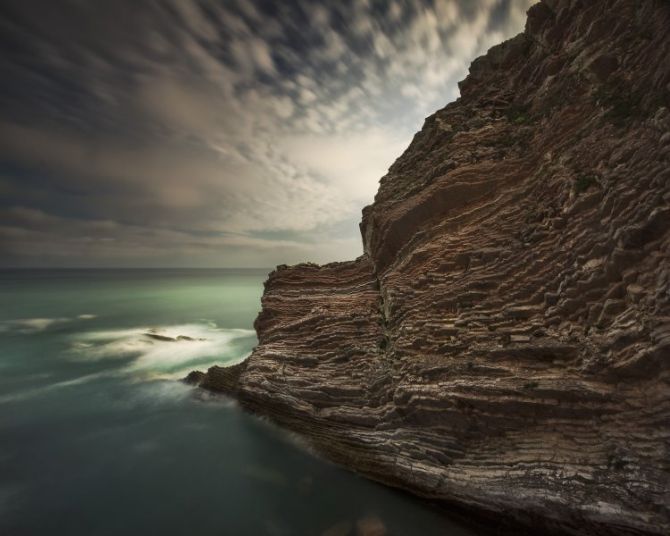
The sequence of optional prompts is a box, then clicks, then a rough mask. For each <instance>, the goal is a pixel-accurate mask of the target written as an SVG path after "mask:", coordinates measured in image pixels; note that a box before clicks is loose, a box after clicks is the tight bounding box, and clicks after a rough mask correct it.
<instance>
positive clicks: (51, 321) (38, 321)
mask: <svg viewBox="0 0 670 536" xmlns="http://www.w3.org/2000/svg"><path fill="white" fill-rule="evenodd" d="M93 318H96V315H92V314H82V315H79V316H77V318H76V319H75V318H69V317H57V318H17V319H15V320H6V321H4V322H2V323H1V324H0V331H10V330H14V331H18V332H20V333H35V332H37V331H44V330H45V329H48V328H50V327H51V326H54V325H56V324H64V323H66V322H72V321H73V320H91V319H93Z"/></svg>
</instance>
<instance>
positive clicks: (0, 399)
mask: <svg viewBox="0 0 670 536" xmlns="http://www.w3.org/2000/svg"><path fill="white" fill-rule="evenodd" d="M113 375H114V374H113V373H108V372H96V373H94V374H87V375H85V376H79V377H78V378H73V379H71V380H64V381H60V382H56V383H52V384H49V385H45V386H41V387H34V388H32V389H26V390H23V391H20V392H18V393H14V394H9V395H4V396H0V404H7V403H10V402H17V401H20V400H27V399H29V398H32V397H34V396H37V395H41V394H43V393H48V392H50V391H54V390H56V389H62V388H64V387H71V386H73V385H81V384H83V383H88V382H90V381H93V380H97V379H99V378H103V377H105V376H113Z"/></svg>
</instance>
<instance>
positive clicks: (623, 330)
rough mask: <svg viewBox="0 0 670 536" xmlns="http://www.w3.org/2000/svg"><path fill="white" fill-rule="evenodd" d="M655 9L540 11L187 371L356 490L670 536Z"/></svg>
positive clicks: (669, 68)
mask: <svg viewBox="0 0 670 536" xmlns="http://www.w3.org/2000/svg"><path fill="white" fill-rule="evenodd" d="M668 58H670V2H667V1H663V0H645V1H633V0H593V1H585V0H543V1H542V2H541V3H539V4H537V5H535V6H534V7H532V8H531V9H530V10H529V12H528V21H527V24H526V29H525V32H524V33H522V34H520V35H518V36H517V37H515V38H513V39H511V40H509V41H507V42H505V43H503V44H501V45H499V46H496V47H494V48H492V49H491V50H490V51H489V52H488V53H487V54H486V55H485V56H483V57H481V58H478V59H477V60H475V61H474V62H473V63H472V66H471V68H470V74H469V75H468V77H467V78H466V79H465V80H464V81H463V82H461V84H460V88H461V94H462V96H461V98H459V99H458V100H457V101H456V102H454V103H451V104H449V105H448V106H446V107H445V108H443V109H442V110H439V111H438V112H436V113H435V114H434V115H432V116H431V117H429V118H428V119H427V120H426V122H425V124H424V126H423V128H422V130H421V131H420V132H419V133H418V134H417V135H416V136H415V137H414V139H413V141H412V143H411V145H410V146H409V147H408V149H407V150H406V151H405V153H404V154H403V155H402V156H401V157H400V158H399V159H398V160H397V161H396V162H395V163H394V164H393V165H392V166H391V168H390V169H389V172H388V174H387V175H386V176H385V177H383V178H382V179H381V182H380V188H379V192H378V194H377V196H376V198H375V201H374V204H373V205H371V206H369V207H366V208H365V209H364V211H363V221H362V223H361V232H362V235H363V242H364V248H365V254H364V255H363V256H362V257H360V258H359V259H356V260H355V261H351V262H344V263H335V264H329V265H326V266H316V265H312V264H303V265H298V266H293V267H286V266H280V267H278V268H277V270H276V271H274V272H272V273H271V274H270V276H269V279H268V281H267V283H266V287H265V294H264V296H263V301H262V303H263V310H262V312H261V313H260V315H259V317H258V319H257V321H256V330H257V332H258V338H259V345H258V347H257V348H256V349H255V350H254V352H253V354H252V355H251V356H250V357H249V358H248V360H247V361H246V362H245V363H243V364H242V365H240V366H239V367H237V368H235V369H233V370H230V371H227V370H226V369H223V368H219V367H214V368H213V369H211V370H210V371H209V372H208V373H207V374H206V375H204V376H200V375H196V376H194V377H193V378H192V380H193V381H196V382H203V384H204V386H206V387H207V388H209V389H214V390H220V391H223V392H226V393H228V394H232V395H233V396H235V397H236V398H237V399H239V401H240V403H241V404H242V405H243V406H244V407H246V408H248V409H249V410H251V411H253V412H256V413H259V414H262V415H266V416H269V417H270V418H272V419H273V420H274V421H276V422H277V423H279V424H281V425H283V426H285V427H288V428H290V429H292V430H294V431H297V432H299V433H300V434H302V435H304V436H305V437H306V438H307V439H308V440H309V441H310V442H311V443H312V444H313V445H314V447H315V448H316V449H317V450H319V451H320V452H321V453H323V454H324V455H325V456H327V457H329V458H330V459H332V460H334V461H336V462H338V463H341V464H343V465H345V466H347V467H350V468H352V469H353V470H355V471H358V472H360V473H362V474H364V475H366V476H368V477H370V478H373V479H375V480H378V481H381V482H384V483H387V484H390V485H393V486H397V487H401V488H403V489H406V490H409V491H411V492H413V493H416V494H418V495H421V496H425V497H430V498H433V499H437V500H441V501H444V502H445V503H448V504H451V505H457V506H461V507H464V508H466V509H468V510H472V511H477V512H480V513H481V514H483V515H487V516H491V517H495V518H511V519H515V520H517V521H520V522H522V523H525V524H527V525H530V526H532V527H535V528H538V527H540V526H541V527H543V530H552V529H556V530H559V531H561V532H565V533H573V534H588V535H594V534H669V533H670V262H669V261H670V111H669V108H670V60H669V59H668Z"/></svg>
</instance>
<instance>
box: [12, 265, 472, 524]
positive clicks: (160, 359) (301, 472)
mask: <svg viewBox="0 0 670 536" xmlns="http://www.w3.org/2000/svg"><path fill="white" fill-rule="evenodd" d="M267 272H268V270H266V269H263V270H256V269H254V270H233V269H226V270H224V269H221V270H219V269H212V270H208V269H202V270H176V269H175V270H173V269H160V270H158V269H156V270H154V269H145V270H130V269H128V270H106V269H105V270H101V269H91V270H3V271H0V535H3V536H22V535H31V536H32V535H47V534H48V535H50V536H59V535H64V536H79V535H81V536H95V535H110V536H112V535H114V536H117V535H125V536H128V535H130V536H132V535H142V536H151V535H161V536H169V535H193V536H209V535H233V536H234V535H268V536H290V535H310V536H311V535H317V536H319V535H322V536H346V535H352V536H353V535H357V534H366V535H367V534H386V535H410V536H420V535H447V536H465V535H473V534H474V532H472V531H471V530H470V529H467V528H465V527H464V526H462V525H460V524H459V523H456V522H454V521H451V520H450V519H449V518H448V517H445V515H444V512H442V511H441V510H437V509H436V508H435V507H434V506H432V505H430V504H428V503H426V502H424V501H421V500H418V499H416V498H414V497H411V496H409V495H407V494H404V493H401V492H398V491H396V490H393V489H390V488H387V487H384V486H381V485H379V484H376V483H374V482H371V481H369V480H366V479H364V478H362V477H360V476H357V475H355V474H353V473H351V472H349V471H347V470H344V469H342V468H340V467H337V466H335V465H333V464H331V463H328V462H327V461H325V460H322V459H319V458H318V457H317V456H315V455H313V454H311V453H310V452H308V450H307V449H305V448H304V446H303V445H302V444H301V442H300V441H299V440H297V439H296V438H295V437H293V436H291V435H290V434H288V433H287V432H285V431H283V430H281V429H279V428H277V427H275V426H273V425H271V424H270V423H268V422H265V421H263V420H261V419H259V418H258V417H254V416H251V415H249V414H247V413H246V412H244V411H243V410H241V409H240V408H239V407H238V406H237V405H236V404H235V402H234V401H231V400H228V399H226V398H225V397H221V396H212V395H207V394H206V393H203V392H202V391H201V390H199V389H197V388H194V387H191V386H188V385H186V384H184V383H183V382H181V381H180V380H181V379H182V378H184V377H185V376H186V374H188V372H190V371H191V370H194V369H198V370H203V371H204V370H206V369H207V368H208V367H210V366H212V365H214V364H219V365H226V364H234V363H237V362H239V361H241V360H243V359H244V358H245V357H246V356H247V355H248V354H249V353H250V352H251V350H252V349H253V347H254V345H255V344H256V343H257V339H256V334H255V332H254V330H253V321H254V318H255V317H256V315H257V314H258V311H259V309H260V298H261V294H262V290H263V281H264V280H265V279H266V277H267ZM375 531H377V532H375Z"/></svg>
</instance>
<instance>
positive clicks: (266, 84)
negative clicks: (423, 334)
mask: <svg viewBox="0 0 670 536" xmlns="http://www.w3.org/2000/svg"><path fill="white" fill-rule="evenodd" d="M532 3H534V2H533V0H404V1H401V0H384V1H376V0H332V1H321V2H317V1H307V0H305V1H301V0H282V1H279V0H276V1H273V0H258V1H251V0H229V1H219V2H215V1H213V0H212V1H204V0H203V1H200V0H171V1H170V0H164V1H163V0H155V1H150V0H142V1H139V0H100V1H95V2H93V1H88V0H59V1H57V2H56V1H53V0H43V1H37V0H3V1H2V3H1V4H0V80H2V83H1V84H0V266H45V267H46V266H211V267H218V266H227V267H242V266H249V267H251V266H257V267H271V266H274V265H275V264H278V263H295V262H299V261H303V260H311V261H315V262H326V261H332V260H342V259H347V258H354V257H356V256H358V255H359V254H360V253H361V243H360V236H359V232H358V221H359V220H360V211H361V208H362V207H363V206H364V205H366V204H368V203H370V202H371V201H372V198H373V196H374V194H375V192H376V190H377V183H378V181H379V178H380V177H381V176H382V175H384V173H385V172H386V170H387V168H388V167H389V166H390V164H391V163H392V162H393V160H394V159H395V158H396V157H398V156H399V155H400V154H401V152H402V151H403V149H404V148H405V147H406V146H407V145H408V143H409V141H410V140H411V137H412V135H413V134H414V132H416V131H417V130H418V129H419V128H420V127H421V125H422V122H423V119H424V118H425V117H426V116H427V115H429V114H430V113H432V112H433V111H435V110H436V109H438V108H441V107H442V106H444V105H445V104H446V103H447V102H450V101H452V100H454V99H456V98H458V88H457V85H456V82H457V81H458V80H461V79H462V78H463V77H464V76H465V74H466V73H467V68H468V65H469V63H470V61H471V60H472V59H474V58H475V57H476V56H477V55H479V54H481V53H482V52H484V51H485V50H486V49H487V48H489V47H490V46H492V45H494V44H496V43H498V42H500V41H501V40H503V39H505V38H507V37H510V36H512V35H515V34H516V33H518V32H520V31H521V30H522V29H523V25H524V21H525V12H526V10H527V9H528V7H529V6H530V5H531V4H532Z"/></svg>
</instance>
